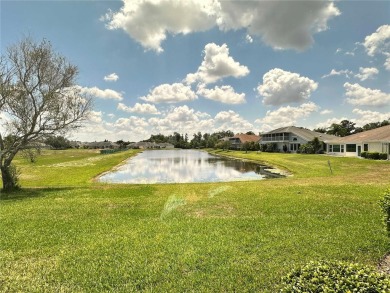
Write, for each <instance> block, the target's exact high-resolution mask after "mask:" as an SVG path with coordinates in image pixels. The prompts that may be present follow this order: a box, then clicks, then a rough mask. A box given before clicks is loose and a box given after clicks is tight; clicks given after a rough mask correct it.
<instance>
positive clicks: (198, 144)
mask: <svg viewBox="0 0 390 293" xmlns="http://www.w3.org/2000/svg"><path fill="white" fill-rule="evenodd" d="M251 133H252V132H251ZM252 134H253V133H252ZM232 136H234V133H233V132H232V131H230V130H227V131H219V132H214V133H212V134H210V133H204V134H202V133H201V132H198V133H195V134H194V135H193V137H192V138H191V139H190V138H189V137H188V134H187V133H186V134H184V135H183V134H180V133H178V132H174V133H173V134H171V135H163V134H152V135H151V136H150V138H149V139H147V140H144V141H146V142H155V143H163V142H165V143H170V144H173V145H174V146H175V148H182V149H190V148H214V147H218V144H221V143H222V142H221V141H220V139H221V138H224V137H232Z"/></svg>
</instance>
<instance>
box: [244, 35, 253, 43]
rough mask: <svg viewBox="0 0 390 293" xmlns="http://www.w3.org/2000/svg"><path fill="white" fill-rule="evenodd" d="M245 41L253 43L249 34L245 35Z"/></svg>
mask: <svg viewBox="0 0 390 293" xmlns="http://www.w3.org/2000/svg"><path fill="white" fill-rule="evenodd" d="M245 41H246V42H247V43H250V44H251V43H253V38H252V37H251V36H250V35H246V36H245Z"/></svg>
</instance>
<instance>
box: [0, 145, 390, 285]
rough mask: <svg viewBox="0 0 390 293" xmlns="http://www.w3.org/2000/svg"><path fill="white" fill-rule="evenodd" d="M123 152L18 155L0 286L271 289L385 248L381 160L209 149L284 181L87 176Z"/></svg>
mask: <svg viewBox="0 0 390 293" xmlns="http://www.w3.org/2000/svg"><path fill="white" fill-rule="evenodd" d="M210 152H211V153H213V152H214V153H215V151H213V150H211V151H210ZM135 154H136V152H135V151H128V152H123V153H117V154H111V155H100V154H98V153H96V152H91V151H84V150H80V151H64V152H53V151H47V152H45V153H44V154H43V155H42V156H41V157H39V158H38V161H37V163H35V164H31V163H27V162H26V161H23V160H22V159H18V161H17V162H16V163H17V165H18V166H19V167H20V168H21V170H22V174H21V183H22V186H23V187H24V189H23V190H21V191H20V192H17V193H15V194H12V195H9V196H4V195H3V194H2V195H1V200H0V234H1V235H0V291H10V292H15V291H25V292H86V291H88V292H134V291H146V292H149V291H157V292H167V291H170V292H182V291H198V292H199V291H201V292H214V291H240V292H253V291H256V292H275V291H276V290H277V288H278V284H279V282H280V278H281V276H283V275H284V274H286V273H287V272H288V271H289V270H290V269H291V268H293V267H294V266H296V265H299V264H304V263H306V262H308V261H310V260H345V261H352V262H359V263H363V264H366V265H370V266H376V264H377V263H378V261H379V260H380V259H381V257H382V256H383V255H384V254H385V253H386V252H387V251H389V248H390V247H389V242H388V238H387V235H386V231H385V228H384V225H383V223H382V215H381V212H380V208H379V205H378V201H379V199H380V198H381V195H382V193H383V191H384V189H386V188H387V187H389V181H388V178H390V162H376V161H369V160H360V159H353V158H333V157H325V156H318V155H294V154H265V153H260V154H258V153H255V152H253V153H251V152H248V153H247V154H246V153H244V152H240V151H236V152H232V151H229V152H218V154H222V155H229V156H234V157H237V158H242V159H249V160H255V161H261V162H266V163H267V164H269V165H272V166H274V165H275V166H279V167H281V168H286V169H288V170H289V171H290V172H292V173H293V174H294V176H292V177H288V178H282V179H271V180H262V181H256V182H253V181H250V182H222V183H193V184H155V185H124V184H118V185H114V184H104V183H96V182H93V181H92V180H91V179H92V178H94V177H95V176H96V175H97V174H99V173H100V172H104V171H107V170H109V169H111V168H114V167H115V166H117V165H118V164H120V163H121V162H123V160H125V159H127V158H129V157H131V156H133V155H135ZM328 160H330V161H331V164H332V167H333V169H334V173H333V174H330V172H329V169H328V168H329V167H328V165H327V161H328ZM65 175H66V176H65Z"/></svg>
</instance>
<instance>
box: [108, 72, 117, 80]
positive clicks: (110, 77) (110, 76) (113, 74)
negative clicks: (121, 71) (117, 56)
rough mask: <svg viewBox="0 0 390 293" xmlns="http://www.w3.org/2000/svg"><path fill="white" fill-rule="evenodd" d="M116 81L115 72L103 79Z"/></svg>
mask: <svg viewBox="0 0 390 293" xmlns="http://www.w3.org/2000/svg"><path fill="white" fill-rule="evenodd" d="M118 79H119V76H118V75H117V74H116V73H115V72H114V73H111V74H109V75H106V76H105V77H104V80H105V81H117V80H118Z"/></svg>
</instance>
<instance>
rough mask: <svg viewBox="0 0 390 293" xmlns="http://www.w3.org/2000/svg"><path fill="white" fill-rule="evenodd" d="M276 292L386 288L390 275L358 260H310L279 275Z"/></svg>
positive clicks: (375, 289)
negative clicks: (353, 261)
mask: <svg viewBox="0 0 390 293" xmlns="http://www.w3.org/2000/svg"><path fill="white" fill-rule="evenodd" d="M282 286H283V287H282V288H281V289H280V292H294V293H298V292H372V293H374V292H378V293H379V292H389V290H390V278H389V277H388V276H387V275H386V274H382V273H378V272H377V271H375V270H374V269H372V268H370V267H367V266H363V265H360V264H353V263H346V262H341V261H334V262H329V261H323V262H310V263H308V264H306V265H305V266H303V267H301V268H299V269H295V270H293V271H292V272H291V273H289V274H288V275H287V276H285V277H284V278H283V279H282Z"/></svg>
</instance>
